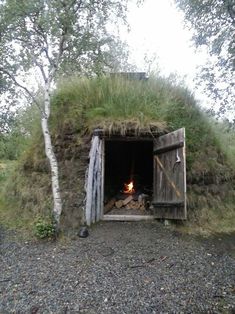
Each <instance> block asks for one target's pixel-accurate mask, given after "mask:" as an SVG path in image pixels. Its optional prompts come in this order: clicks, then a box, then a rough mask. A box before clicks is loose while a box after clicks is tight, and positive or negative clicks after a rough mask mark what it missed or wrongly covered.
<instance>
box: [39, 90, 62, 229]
mask: <svg viewBox="0 0 235 314" xmlns="http://www.w3.org/2000/svg"><path fill="white" fill-rule="evenodd" d="M44 95H45V98H44V109H45V110H44V112H43V114H42V117H41V126H42V132H43V136H44V143H45V153H46V156H47V158H48V160H49V163H50V170H51V183H52V194H53V203H54V204H53V218H54V220H55V223H56V229H57V230H58V229H59V224H60V215H61V212H62V201H61V195H60V187H59V171H58V163H57V159H56V156H55V153H54V151H53V146H52V143H51V135H50V132H49V127H48V119H49V116H50V94H49V87H48V86H46V88H45V94H44Z"/></svg>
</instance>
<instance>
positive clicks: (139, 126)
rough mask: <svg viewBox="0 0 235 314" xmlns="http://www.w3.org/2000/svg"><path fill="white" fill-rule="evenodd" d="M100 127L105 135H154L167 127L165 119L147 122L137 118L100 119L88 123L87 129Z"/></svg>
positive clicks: (166, 129) (162, 131)
mask: <svg viewBox="0 0 235 314" xmlns="http://www.w3.org/2000/svg"><path fill="white" fill-rule="evenodd" d="M94 129H101V130H102V132H103V133H104V134H105V135H108V136H111V135H115V134H118V135H121V136H125V135H133V136H141V135H144V136H147V135H148V136H153V137H154V136H156V135H160V134H164V133H167V132H168V130H169V128H168V127H167V124H166V122H165V121H161V122H160V121H159V122H158V121H151V122H148V123H146V124H145V123H141V121H139V120H138V119H135V118H133V119H126V120H123V119H117V120H114V121H113V120H109V119H106V120H104V119H103V120H102V121H93V123H92V124H90V127H89V130H90V131H93V130H94Z"/></svg>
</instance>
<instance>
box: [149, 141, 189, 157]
mask: <svg viewBox="0 0 235 314" xmlns="http://www.w3.org/2000/svg"><path fill="white" fill-rule="evenodd" d="M183 146H184V142H183V141H181V142H178V143H175V144H170V145H168V146H164V147H157V148H156V149H154V151H153V152H154V154H162V153H165V152H169V151H171V150H175V149H176V148H180V147H183Z"/></svg>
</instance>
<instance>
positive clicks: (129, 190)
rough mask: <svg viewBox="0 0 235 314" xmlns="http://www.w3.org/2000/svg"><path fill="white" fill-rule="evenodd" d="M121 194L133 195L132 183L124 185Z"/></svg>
mask: <svg viewBox="0 0 235 314" xmlns="http://www.w3.org/2000/svg"><path fill="white" fill-rule="evenodd" d="M123 193H126V194H131V193H135V189H134V183H133V181H131V182H130V183H124V190H123Z"/></svg>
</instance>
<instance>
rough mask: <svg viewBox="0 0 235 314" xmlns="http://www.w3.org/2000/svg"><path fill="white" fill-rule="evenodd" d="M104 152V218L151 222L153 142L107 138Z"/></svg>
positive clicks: (150, 140) (148, 140)
mask: <svg viewBox="0 0 235 314" xmlns="http://www.w3.org/2000/svg"><path fill="white" fill-rule="evenodd" d="M104 152H105V154H104V156H105V161H104V216H103V217H104V219H105V218H109V217H110V216H112V217H110V218H112V219H115V217H114V216H116V219H117V220H118V219H119V218H121V216H123V217H125V218H128V216H130V219H131V218H133V216H146V219H148V218H149V216H152V212H151V209H150V204H151V201H152V194H153V140H152V139H139V138H138V139H126V140H123V139H106V140H105V149H104ZM137 219H138V218H137Z"/></svg>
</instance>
